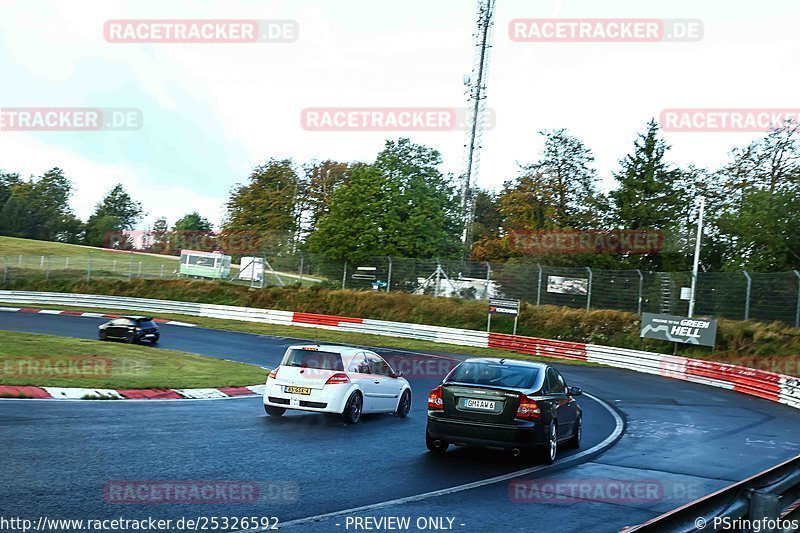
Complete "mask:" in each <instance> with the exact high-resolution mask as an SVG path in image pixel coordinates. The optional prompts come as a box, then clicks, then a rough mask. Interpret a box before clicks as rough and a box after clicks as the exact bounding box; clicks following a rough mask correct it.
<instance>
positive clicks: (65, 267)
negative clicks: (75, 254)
mask: <svg viewBox="0 0 800 533" xmlns="http://www.w3.org/2000/svg"><path fill="white" fill-rule="evenodd" d="M64 270H69V256H67V257H66V258H64Z"/></svg>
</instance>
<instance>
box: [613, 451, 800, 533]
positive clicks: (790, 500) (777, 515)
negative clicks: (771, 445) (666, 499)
mask: <svg viewBox="0 0 800 533" xmlns="http://www.w3.org/2000/svg"><path fill="white" fill-rule="evenodd" d="M799 491H800V456H797V457H795V458H793V459H790V460H788V461H786V462H784V463H781V464H779V465H777V466H774V467H772V468H769V469H767V470H765V471H763V472H760V473H758V474H756V475H754V476H751V477H749V478H747V479H745V480H744V481H740V482H739V483H734V484H733V485H730V486H728V487H725V488H723V489H720V490H718V491H717V492H714V493H712V494H709V495H708V496H705V497H703V498H700V499H699V500H695V501H693V502H691V503H688V504H686V505H683V506H681V507H678V508H677V509H675V510H673V511H669V512H668V513H665V514H663V515H660V516H657V517H655V518H653V519H652V520H649V521H648V522H645V523H643V524H640V525H638V526H633V527H627V528H625V529H623V530H622V531H624V532H625V533H633V532H635V531H641V532H645V531H646V532H649V531H703V530H707V531H720V530H725V531H747V530H749V531H797V530H798V529H800V508H798V502H797V498H798V492H799Z"/></svg>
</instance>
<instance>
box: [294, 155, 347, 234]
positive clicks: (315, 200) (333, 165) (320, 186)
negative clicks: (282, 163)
mask: <svg viewBox="0 0 800 533" xmlns="http://www.w3.org/2000/svg"><path fill="white" fill-rule="evenodd" d="M349 170H350V165H348V164H347V163H340V162H338V161H332V160H330V159H327V160H325V161H322V162H319V163H317V162H314V163H311V164H308V165H306V166H305V179H304V180H303V183H302V186H301V193H300V195H301V202H302V211H303V213H302V218H303V220H302V226H303V230H304V232H308V233H312V232H313V231H314V230H315V229H317V225H318V224H319V221H320V219H321V218H322V217H324V216H325V215H327V214H328V213H329V212H330V204H331V200H332V199H333V193H334V191H335V190H336V189H337V188H338V187H339V186H341V185H342V184H344V183H345V182H346V181H347V176H348V171H349ZM298 224H299V222H298Z"/></svg>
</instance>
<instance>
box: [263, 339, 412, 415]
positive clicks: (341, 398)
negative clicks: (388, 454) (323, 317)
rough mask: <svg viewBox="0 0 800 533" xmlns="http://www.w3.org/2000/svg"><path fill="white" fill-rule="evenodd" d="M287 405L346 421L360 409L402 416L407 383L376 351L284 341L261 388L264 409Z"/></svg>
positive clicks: (278, 410) (278, 411)
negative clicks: (282, 350)
mask: <svg viewBox="0 0 800 533" xmlns="http://www.w3.org/2000/svg"><path fill="white" fill-rule="evenodd" d="M287 409H297V410H300V411H313V412H318V413H338V414H341V415H342V416H343V417H344V419H345V420H346V421H347V422H349V423H356V422H358V421H359V419H360V418H361V414H362V413H396V414H397V415H398V416H400V417H405V416H406V415H408V411H409V410H410V409H411V386H410V385H409V384H408V381H406V380H405V378H403V377H402V373H400V372H395V371H394V370H392V367H391V366H389V364H388V363H387V362H386V361H384V359H383V358H382V357H381V356H380V355H378V354H376V353H375V352H371V351H369V350H365V349H363V348H349V347H346V346H328V345H303V346H290V347H289V348H288V349H287V350H286V354H285V355H284V356H283V360H282V361H281V364H280V365H279V366H278V367H276V368H274V369H273V370H272V372H270V374H269V377H268V378H267V384H266V388H265V389H264V410H265V411H266V412H267V414H269V415H270V416H281V415H283V413H285V412H286V410H287Z"/></svg>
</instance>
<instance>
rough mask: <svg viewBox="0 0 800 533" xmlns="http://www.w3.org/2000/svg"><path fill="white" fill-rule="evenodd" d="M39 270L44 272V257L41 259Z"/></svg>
mask: <svg viewBox="0 0 800 533" xmlns="http://www.w3.org/2000/svg"><path fill="white" fill-rule="evenodd" d="M39 270H44V256H42V257H40V258H39Z"/></svg>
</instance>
